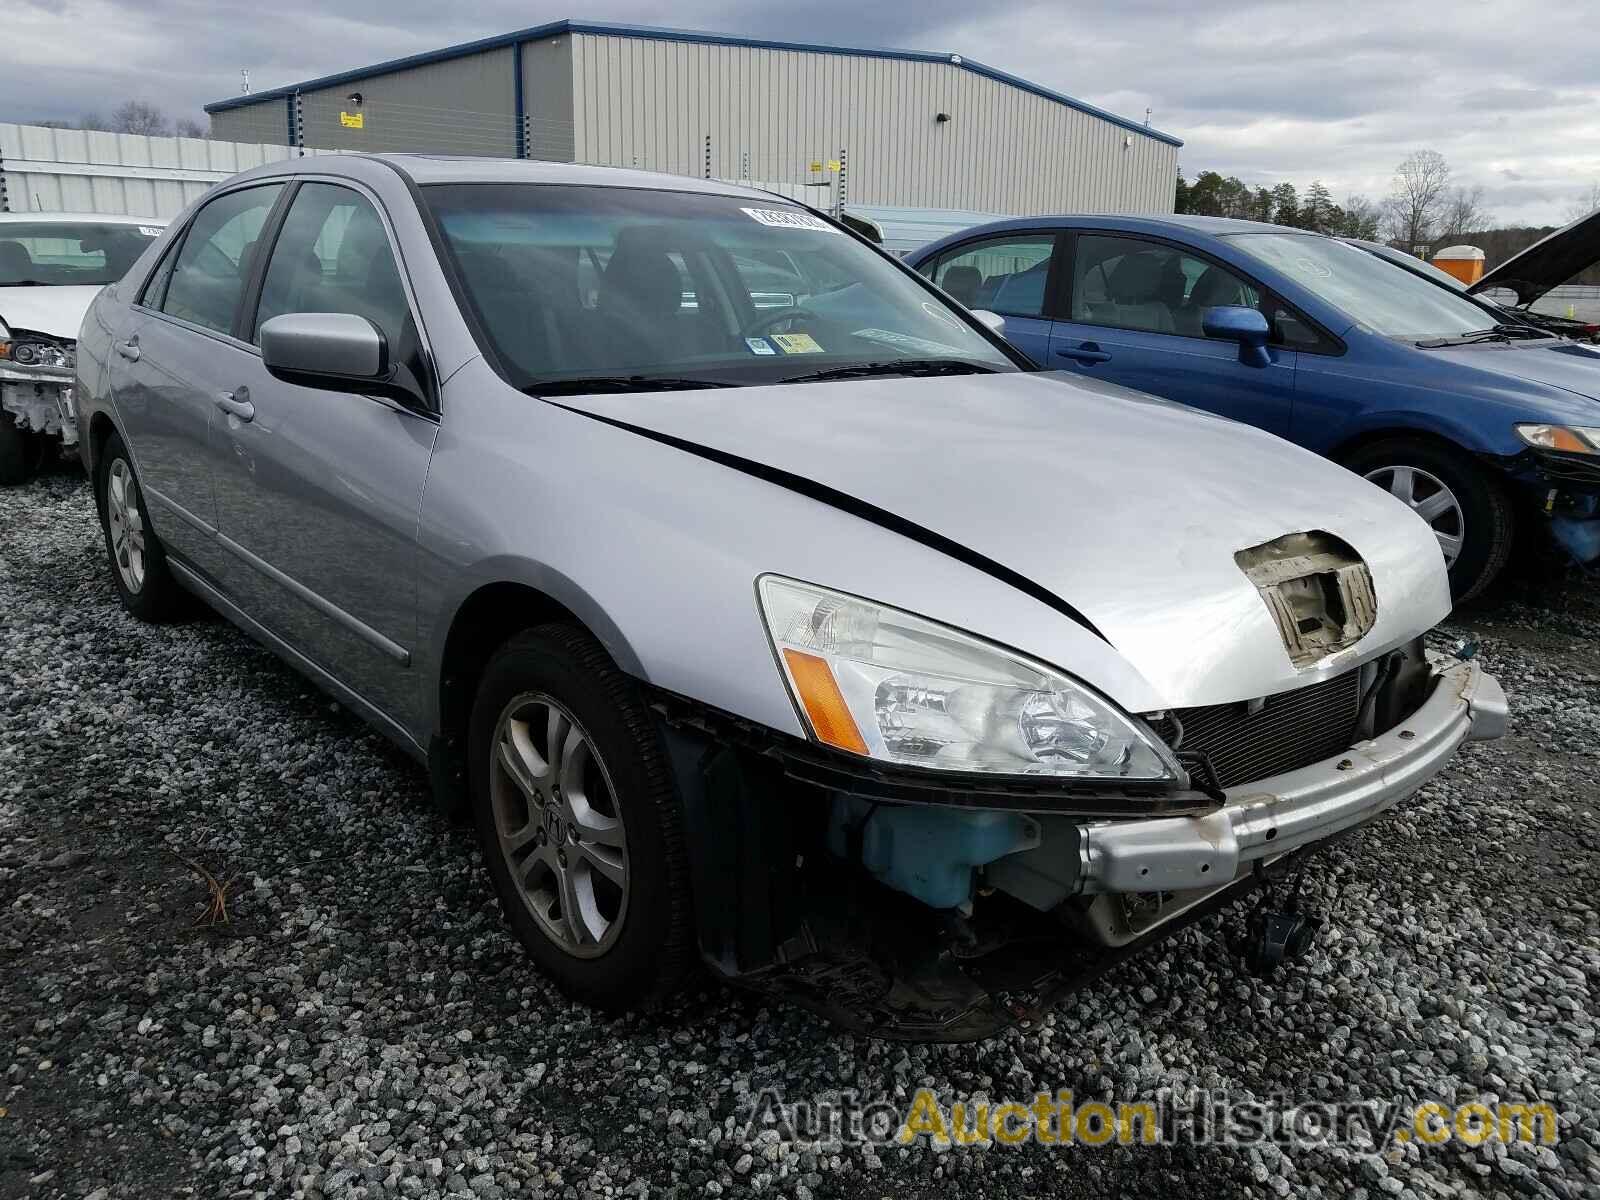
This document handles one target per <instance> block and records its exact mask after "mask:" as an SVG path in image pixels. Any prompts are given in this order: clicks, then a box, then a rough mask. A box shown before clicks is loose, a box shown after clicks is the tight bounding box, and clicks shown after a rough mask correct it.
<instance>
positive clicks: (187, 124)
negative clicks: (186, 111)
mask: <svg viewBox="0 0 1600 1200" xmlns="http://www.w3.org/2000/svg"><path fill="white" fill-rule="evenodd" d="M173 132H175V133H176V134H177V135H178V136H179V137H186V138H203V137H210V136H211V134H210V133H209V131H207V129H206V127H205V126H204V125H202V124H200V122H199V121H196V120H195V119H194V118H193V117H179V118H178V123H177V125H176V126H175V127H174V130H173Z"/></svg>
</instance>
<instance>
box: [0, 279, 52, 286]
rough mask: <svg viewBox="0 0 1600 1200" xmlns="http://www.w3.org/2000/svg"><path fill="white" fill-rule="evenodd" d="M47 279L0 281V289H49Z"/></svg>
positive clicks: (49, 284)
mask: <svg viewBox="0 0 1600 1200" xmlns="http://www.w3.org/2000/svg"><path fill="white" fill-rule="evenodd" d="M50 286H51V283H50V281H49V280H48V279H0V287H50Z"/></svg>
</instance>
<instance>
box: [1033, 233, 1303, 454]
mask: <svg viewBox="0 0 1600 1200" xmlns="http://www.w3.org/2000/svg"><path fill="white" fill-rule="evenodd" d="M1071 289H1072V290H1071V295H1070V297H1069V299H1068V304H1069V306H1070V307H1069V310H1068V319H1067V320H1058V321H1056V323H1055V326H1054V328H1053V329H1052V331H1051V334H1050V353H1049V355H1048V356H1047V361H1048V362H1049V363H1050V365H1051V366H1053V367H1056V368H1064V369H1069V370H1072V371H1074V372H1076V373H1078V374H1082V375H1088V376H1091V377H1093V378H1096V379H1106V380H1109V381H1110V382H1112V383H1120V384H1122V385H1123V386H1124V387H1130V388H1136V389H1137V390H1139V391H1141V392H1149V393H1151V394H1152V395H1155V396H1161V397H1163V398H1165V399H1168V400H1176V401H1177V402H1179V403H1180V404H1187V405H1189V406H1191V407H1193V408H1202V409H1205V410H1206V411H1207V412H1213V413H1217V414H1218V415H1220V416H1224V417H1232V418H1233V419H1235V420H1238V421H1244V422H1246V423H1247V424H1250V425H1255V426H1258V427H1260V428H1262V429H1266V430H1269V431H1270V432H1272V433H1276V434H1279V435H1287V434H1288V432H1289V428H1290V423H1291V418H1292V416H1293V411H1294V380H1295V360H1296V353H1295V351H1293V350H1290V349H1287V348H1285V347H1283V346H1279V345H1272V346H1269V347H1268V350H1267V352H1268V354H1269V356H1270V357H1271V360H1272V361H1271V363H1270V364H1269V365H1267V366H1256V365H1253V364H1249V363H1245V362H1242V361H1241V360H1240V357H1239V346H1238V343H1236V342H1231V341H1223V340H1220V339H1217V338H1208V337H1206V336H1205V335H1204V333H1203V332H1202V330H1201V319H1202V316H1203V314H1204V312H1205V310H1206V309H1207V308H1211V307H1215V306H1219V305H1242V306H1245V307H1249V308H1262V307H1264V305H1263V297H1262V293H1261V292H1260V290H1259V289H1257V288H1256V287H1254V286H1253V285H1252V284H1250V283H1249V282H1247V281H1246V280H1244V279H1242V278H1241V277H1240V276H1239V275H1237V274H1235V273H1234V272H1233V271H1231V270H1229V269H1228V268H1226V267H1223V266H1221V265H1220V264H1217V263H1213V262H1211V261H1209V260H1207V259H1203V258H1201V257H1199V256H1198V255H1194V254H1187V253H1184V252H1183V251H1182V250H1180V249H1178V248H1177V247H1175V246H1172V245H1169V244H1167V243H1165V242H1155V241H1147V240H1144V239H1140V238H1128V237H1119V236H1116V235H1106V234H1098V233H1092V234H1091V233H1082V234H1079V235H1078V237H1077V241H1076V245H1075V247H1074V249H1073V254H1072V283H1071ZM1264 315H1266V317H1267V320H1268V323H1269V324H1271V323H1272V322H1273V320H1274V318H1275V314H1274V313H1272V312H1264Z"/></svg>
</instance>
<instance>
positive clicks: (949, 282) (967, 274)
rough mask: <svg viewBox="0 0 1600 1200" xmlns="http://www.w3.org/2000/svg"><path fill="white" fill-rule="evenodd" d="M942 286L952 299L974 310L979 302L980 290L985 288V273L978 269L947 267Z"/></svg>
mask: <svg viewBox="0 0 1600 1200" xmlns="http://www.w3.org/2000/svg"><path fill="white" fill-rule="evenodd" d="M942 286H943V287H944V290H945V291H946V292H948V293H949V294H950V296H951V298H952V299H954V300H958V301H960V302H961V303H962V304H965V305H966V306H967V307H968V308H974V307H976V306H977V302H978V289H979V288H980V287H982V286H983V272H981V271H979V270H978V268H977V267H968V266H955V267H946V268H945V272H944V283H943V285H942Z"/></svg>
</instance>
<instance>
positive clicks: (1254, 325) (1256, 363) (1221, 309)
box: [1200, 304, 1272, 367]
mask: <svg viewBox="0 0 1600 1200" xmlns="http://www.w3.org/2000/svg"><path fill="white" fill-rule="evenodd" d="M1200 330H1201V332H1202V333H1204V334H1205V335H1206V336H1207V337H1209V338H1220V339H1222V340H1223V341H1228V342H1238V343H1239V361H1240V362H1242V363H1244V364H1245V366H1247V367H1269V366H1271V365H1272V356H1271V355H1270V354H1268V353H1267V339H1268V338H1269V337H1271V336H1272V331H1271V330H1270V329H1269V328H1268V327H1267V319H1266V318H1265V317H1264V316H1262V315H1261V313H1260V311H1259V310H1257V309H1254V308H1246V307H1244V306H1243V305H1241V304H1219V305H1217V306H1216V307H1215V308H1208V309H1206V310H1205V311H1204V312H1203V313H1201V314H1200Z"/></svg>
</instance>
